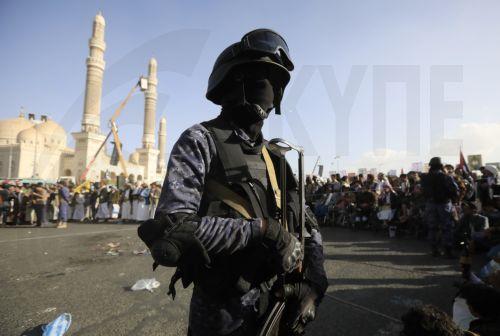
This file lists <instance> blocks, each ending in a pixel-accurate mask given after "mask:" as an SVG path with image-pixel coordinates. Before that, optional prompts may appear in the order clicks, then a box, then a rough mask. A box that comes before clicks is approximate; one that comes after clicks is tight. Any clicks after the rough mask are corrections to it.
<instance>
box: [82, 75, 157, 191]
mask: <svg viewBox="0 0 500 336" xmlns="http://www.w3.org/2000/svg"><path fill="white" fill-rule="evenodd" d="M137 88H140V89H141V91H145V90H147V88H148V81H147V79H146V78H145V77H143V76H141V77H140V78H139V81H138V82H137V83H136V84H135V85H134V87H133V88H132V89H131V90H130V92H129V93H128V95H127V97H125V99H124V100H123V101H122V102H121V103H120V105H119V106H118V108H117V109H116V110H115V112H114V113H113V116H111V119H109V127H110V131H109V132H108V135H107V136H106V138H105V139H104V141H103V142H102V144H101V146H99V149H97V151H96V153H95V154H94V156H93V157H92V160H90V162H89V164H88V165H87V167H85V170H84V172H83V173H82V175H81V176H80V181H81V182H82V184H84V183H85V182H86V179H87V174H88V172H89V170H90V168H91V167H92V165H93V164H94V162H95V160H96V159H97V157H98V156H99V153H100V152H101V151H102V149H103V148H104V146H105V145H106V142H107V141H108V139H109V138H110V137H111V135H113V139H114V142H115V148H116V152H117V154H118V159H119V161H120V165H121V167H122V170H123V174H124V175H125V176H128V173H127V165H126V163H125V159H124V158H123V153H122V148H121V141H120V138H119V137H118V127H117V126H116V119H117V118H118V117H119V116H120V114H121V112H122V111H123V109H124V108H125V105H127V103H128V101H129V100H130V98H131V97H132V95H133V94H134V92H135V90H137Z"/></svg>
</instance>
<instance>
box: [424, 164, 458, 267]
mask: <svg viewBox="0 0 500 336" xmlns="http://www.w3.org/2000/svg"><path fill="white" fill-rule="evenodd" d="M421 184H422V192H423V193H424V196H425V198H426V200H427V203H426V205H425V214H424V216H425V221H426V223H427V230H428V238H429V240H430V243H431V253H432V255H433V256H434V257H436V256H438V255H439V254H440V251H439V247H440V245H442V247H443V248H444V253H445V255H446V256H447V257H448V258H452V257H453V251H452V246H453V218H452V215H453V204H452V201H453V200H455V199H456V198H457V197H458V187H457V185H456V183H455V181H454V180H453V177H451V176H450V175H447V174H446V173H445V172H444V169H443V164H442V163H441V158H440V157H433V158H432V159H431V160H430V161H429V173H427V174H423V175H422V179H421ZM439 231H441V235H440V236H441V237H439V234H438V232H439Z"/></svg>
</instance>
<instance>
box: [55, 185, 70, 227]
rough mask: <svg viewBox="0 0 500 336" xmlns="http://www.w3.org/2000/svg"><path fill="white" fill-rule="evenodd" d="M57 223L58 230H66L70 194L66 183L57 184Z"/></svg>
mask: <svg viewBox="0 0 500 336" xmlns="http://www.w3.org/2000/svg"><path fill="white" fill-rule="evenodd" d="M58 189H59V192H58V196H59V198H58V199H59V222H58V223H57V228H58V229H66V228H67V227H68V216H69V204H70V193H69V189H68V187H67V182H66V181H61V182H59V188H58Z"/></svg>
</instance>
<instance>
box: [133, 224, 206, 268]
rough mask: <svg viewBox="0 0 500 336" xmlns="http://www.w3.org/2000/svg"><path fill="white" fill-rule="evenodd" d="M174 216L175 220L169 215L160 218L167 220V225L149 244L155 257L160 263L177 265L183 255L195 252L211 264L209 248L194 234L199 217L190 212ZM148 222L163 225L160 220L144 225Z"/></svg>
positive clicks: (169, 265)
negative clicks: (159, 222)
mask: <svg viewBox="0 0 500 336" xmlns="http://www.w3.org/2000/svg"><path fill="white" fill-rule="evenodd" d="M173 217H174V220H175V221H173V220H172V219H171V218H170V217H168V216H165V218H163V219H162V220H160V221H164V222H166V225H165V224H164V225H163V226H162V227H163V228H164V231H163V234H162V235H159V236H157V238H156V239H154V240H152V241H151V244H150V245H148V246H149V248H150V250H151V256H152V257H153V259H154V260H155V261H156V262H157V263H158V264H160V265H163V266H168V267H175V266H178V265H179V261H180V259H181V257H183V256H184V255H186V254H191V253H194V254H197V255H199V256H200V257H201V258H202V260H203V262H204V263H205V264H210V257H209V256H208V252H207V250H206V249H205V247H204V246H203V244H202V243H201V242H200V241H199V240H198V238H196V236H195V234H194V233H195V231H196V229H197V228H198V224H199V219H198V218H197V217H195V216H192V215H189V214H176V215H173ZM147 224H149V225H155V226H161V225H160V224H158V220H155V221H153V223H148V222H145V223H144V224H143V225H147ZM141 226H142V225H141Z"/></svg>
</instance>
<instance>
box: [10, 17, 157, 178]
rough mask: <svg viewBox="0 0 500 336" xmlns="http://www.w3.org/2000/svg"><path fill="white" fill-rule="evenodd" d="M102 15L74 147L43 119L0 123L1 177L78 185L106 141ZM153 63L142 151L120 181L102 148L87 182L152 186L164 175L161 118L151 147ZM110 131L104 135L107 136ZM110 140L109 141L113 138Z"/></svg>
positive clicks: (152, 62)
mask: <svg viewBox="0 0 500 336" xmlns="http://www.w3.org/2000/svg"><path fill="white" fill-rule="evenodd" d="M105 26H106V23H105V21H104V17H103V16H102V15H101V13H99V14H97V15H96V16H95V18H94V25H93V31H92V37H91V38H90V40H89V49H90V52H89V56H88V57H87V62H86V64H87V77H86V86H85V97H84V106H83V117H82V122H81V131H80V132H76V133H72V134H71V136H72V137H73V138H74V141H75V148H70V147H68V145H67V140H68V135H67V133H66V131H65V130H64V128H63V127H62V126H61V125H59V124H58V123H56V122H55V121H53V120H51V119H50V118H48V117H47V116H41V118H40V119H38V120H37V119H36V118H35V116H34V115H33V114H29V115H28V116H27V117H26V116H25V113H24V111H22V110H21V113H20V114H19V116H18V117H16V118H11V119H4V120H0V178H39V179H44V180H57V179H58V178H59V177H61V176H72V177H74V178H75V180H76V181H77V182H81V181H80V177H81V176H82V174H83V173H84V172H85V170H86V167H87V166H88V165H89V163H90V162H91V161H92V159H93V158H94V155H95V154H96V153H97V151H98V149H99V147H100V146H101V145H102V143H103V141H104V140H105V139H106V134H104V133H103V132H102V130H101V125H100V124H101V120H100V119H101V116H100V114H101V96H102V82H103V75H104V69H105V61H104V51H105V50H106V43H105V41H104V28H105ZM156 72H157V62H156V60H155V59H154V58H151V60H150V62H149V69H148V76H147V78H146V80H147V89H146V90H145V91H144V97H145V102H144V128H143V136H142V147H141V148H138V149H136V150H135V151H134V152H133V153H132V154H131V155H130V157H129V158H128V160H126V162H125V165H126V169H127V174H128V176H123V170H122V167H121V165H120V164H118V165H112V164H111V163H110V162H111V155H110V154H109V153H107V151H106V147H104V148H103V150H102V151H101V152H100V154H99V155H98V156H97V158H96V159H95V161H94V162H93V163H92V164H91V165H90V168H89V170H88V171H87V174H86V179H87V180H90V181H100V180H101V179H103V178H110V179H111V180H116V177H117V176H120V175H121V176H123V177H125V178H126V179H127V180H128V181H137V182H141V181H142V182H149V183H151V182H155V181H160V180H162V179H163V177H164V175H165V168H166V167H165V156H166V153H165V151H166V120H165V118H162V119H161V121H160V126H159V131H158V148H156V145H155V128H156V127H155V120H156V101H157V86H158V79H157V76H156ZM107 132H108V131H107V130H106V131H105V133H107ZM111 139H112V137H111Z"/></svg>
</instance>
